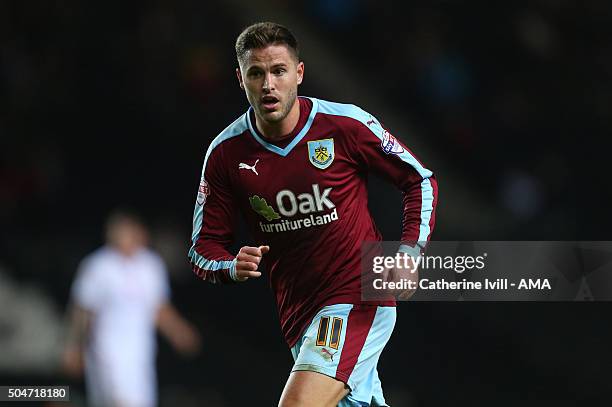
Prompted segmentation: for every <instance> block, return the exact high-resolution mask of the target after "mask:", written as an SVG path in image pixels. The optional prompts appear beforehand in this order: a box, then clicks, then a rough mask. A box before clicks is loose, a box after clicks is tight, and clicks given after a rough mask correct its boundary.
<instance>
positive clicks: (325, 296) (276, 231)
mask: <svg viewBox="0 0 612 407" xmlns="http://www.w3.org/2000/svg"><path fill="white" fill-rule="evenodd" d="M236 56H237V59H238V64H239V68H237V69H236V74H237V77H238V82H239V85H240V87H241V88H242V89H243V90H244V91H245V93H246V97H247V99H248V101H249V104H250V105H251V107H250V109H249V110H248V112H247V113H245V114H243V115H242V116H241V117H239V118H238V119H236V120H235V121H234V122H233V123H232V124H231V125H230V126H228V127H227V128H226V129H225V130H224V131H223V132H222V133H221V134H220V135H219V136H218V137H217V138H216V139H215V140H214V141H213V142H212V143H211V145H210V147H209V148H208V151H207V153H206V158H205V160H204V168H203V170H202V177H201V181H200V188H199V191H198V197H197V203H196V206H195V213H194V221H193V225H194V230H193V245H192V247H191V250H190V251H189V256H190V259H191V262H192V265H193V270H194V272H195V273H196V274H197V275H198V276H199V277H201V278H203V279H205V280H208V281H211V282H213V283H217V282H222V283H231V282H236V281H246V280H248V279H249V278H257V277H260V276H261V272H260V271H259V270H258V268H259V264H260V261H261V259H262V257H263V256H264V255H265V256H266V271H267V273H268V276H269V278H270V282H271V285H272V288H273V290H274V292H275V294H276V302H277V306H278V309H279V314H280V322H281V328H282V331H283V334H284V336H285V340H286V341H287V344H288V345H289V347H290V349H291V353H292V355H293V358H294V361H295V363H294V365H293V368H292V371H291V375H290V376H289V379H288V381H287V384H286V386H285V389H284V391H283V393H282V395H281V398H280V405H281V406H282V407H290V406H291V407H293V406H302V407H304V406H317V407H323V406H336V405H340V406H362V405H374V406H386V405H387V404H386V401H385V398H384V396H383V391H382V386H381V382H380V380H379V377H378V371H377V364H378V359H379V357H380V354H381V353H382V350H383V348H384V346H385V345H386V343H387V341H388V340H389V338H390V337H391V333H392V331H393V328H394V325H395V318H396V313H395V301H394V300H393V299H392V298H390V299H380V300H377V301H371V302H368V303H363V302H362V300H361V268H360V264H361V245H362V243H364V242H368V241H381V240H382V235H381V234H380V232H379V231H378V228H377V227H376V225H375V224H374V221H373V219H372V216H371V214H370V212H369V209H368V195H367V188H366V184H367V182H366V180H367V179H368V176H369V175H370V174H377V175H380V176H382V177H383V178H384V179H386V180H387V181H388V182H390V183H391V184H393V185H394V186H395V187H396V188H397V189H399V190H400V191H402V193H403V199H402V203H403V218H401V223H402V235H401V240H402V241H403V242H405V243H407V244H406V245H405V246H404V250H408V251H413V252H414V251H418V250H419V249H418V247H416V246H415V243H416V242H419V243H420V244H424V243H425V242H427V241H428V240H429V238H430V235H431V232H432V230H433V227H434V224H435V208H436V202H437V183H436V180H435V178H434V176H433V173H432V172H431V171H430V170H428V169H427V168H425V167H424V166H423V165H422V164H421V162H420V161H418V159H417V158H416V157H415V156H414V155H413V154H412V152H411V151H410V150H408V148H407V147H406V146H405V145H403V144H402V143H401V142H400V141H399V140H397V139H396V138H395V137H393V136H392V135H391V134H390V133H389V131H387V129H385V128H384V127H383V126H382V125H381V123H380V121H379V120H378V119H376V118H375V117H374V116H372V115H370V114H369V113H367V112H365V111H364V110H362V109H360V108H359V107H357V106H355V105H349V104H340V103H333V102H328V101H324V100H320V99H315V98H306V97H299V98H298V97H297V90H298V85H300V84H301V83H302V80H303V77H304V63H303V62H302V61H300V58H299V52H298V44H297V40H296V39H295V37H294V35H293V34H292V33H291V32H290V31H289V30H288V29H287V28H286V27H284V26H282V25H279V24H275V23H270V22H266V23H258V24H253V25H251V26H249V27H247V28H246V29H244V31H243V32H242V33H241V34H240V35H239V36H238V39H237V41H236ZM238 210H240V212H242V214H243V215H244V218H245V219H246V222H247V224H248V226H249V229H250V231H251V234H252V235H253V237H254V238H255V242H257V246H255V247H251V246H244V247H242V248H241V249H240V251H239V252H238V254H237V255H236V256H233V255H232V254H231V253H230V252H229V251H228V249H227V248H228V247H229V245H230V244H231V243H232V242H233V236H234V225H235V220H236V218H237V212H238ZM397 223H398V224H399V223H400V219H399V217H398V219H397ZM410 243H412V244H410Z"/></svg>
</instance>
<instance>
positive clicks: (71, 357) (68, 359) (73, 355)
mask: <svg viewBox="0 0 612 407" xmlns="http://www.w3.org/2000/svg"><path fill="white" fill-rule="evenodd" d="M62 369H63V371H64V373H66V375H68V376H70V377H72V378H79V377H81V374H82V372H83V352H82V351H81V350H80V349H79V348H78V347H75V346H67V347H66V349H64V352H63V354H62Z"/></svg>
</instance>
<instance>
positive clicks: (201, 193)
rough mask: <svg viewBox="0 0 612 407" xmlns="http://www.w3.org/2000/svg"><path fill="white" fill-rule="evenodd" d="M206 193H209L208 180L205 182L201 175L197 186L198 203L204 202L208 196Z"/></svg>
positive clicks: (202, 203)
mask: <svg viewBox="0 0 612 407" xmlns="http://www.w3.org/2000/svg"><path fill="white" fill-rule="evenodd" d="M208 195H210V187H209V186H208V182H206V181H205V180H204V177H202V180H201V181H200V187H199V188H198V199H197V202H198V205H200V206H202V205H204V204H205V203H206V198H207V197H208Z"/></svg>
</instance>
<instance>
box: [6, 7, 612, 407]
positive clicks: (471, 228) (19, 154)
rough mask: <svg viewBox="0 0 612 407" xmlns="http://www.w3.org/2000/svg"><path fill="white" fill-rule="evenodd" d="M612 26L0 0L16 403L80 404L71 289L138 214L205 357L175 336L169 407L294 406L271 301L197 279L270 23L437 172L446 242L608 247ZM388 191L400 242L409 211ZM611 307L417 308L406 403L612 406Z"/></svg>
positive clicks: (336, 88) (576, 12)
mask: <svg viewBox="0 0 612 407" xmlns="http://www.w3.org/2000/svg"><path fill="white" fill-rule="evenodd" d="M611 16H612V3H610V2H607V1H586V2H578V1H569V0H558V1H555V0H534V1H530V2H523V1H520V2H504V3H500V4H495V5H493V4H490V3H488V2H467V3H466V2H451V1H435V2H409V3H402V4H401V5H399V4H392V3H390V2H387V1H380V0H379V1H372V0H353V1H351V0H313V1H301V0H300V1H296V2H287V1H280V0H267V1H265V0H258V1H250V2H248V3H244V2H240V1H238V0H227V1H218V0H215V1H192V0H186V1H182V2H171V1H162V0H158V1H152V2H146V3H144V2H122V3H115V2H78V1H74V0H65V1H54V2H47V1H1V2H0V146H1V148H0V384H5V385H9V384H24V385H25V384H64V383H68V384H70V385H71V386H72V388H73V396H74V397H73V398H74V402H73V405H75V406H78V405H82V398H83V391H84V386H83V383H82V381H80V380H74V379H68V378H66V377H64V376H63V374H62V372H61V370H60V364H59V356H60V351H61V342H62V337H63V334H64V332H63V331H64V323H65V319H64V311H65V307H66V304H67V301H68V296H69V289H70V284H71V282H72V278H73V277H74V273H75V270H76V266H77V264H78V262H79V260H80V259H81V258H82V257H83V256H84V255H85V254H87V253H89V252H90V251H92V250H93V249H95V248H96V247H97V246H98V245H100V244H101V242H102V225H103V222H104V218H105V216H106V215H107V214H108V212H109V211H110V210H111V209H113V208H115V207H117V206H121V205H129V206H131V207H132V208H135V209H136V210H138V211H139V212H140V213H141V214H142V215H143V216H144V217H145V219H146V220H147V221H148V224H149V226H150V227H151V228H152V231H153V244H154V246H155V247H156V248H157V249H158V250H159V251H160V252H161V253H162V254H163V256H164V258H165V260H166V261H167V263H168V265H169V267H170V270H171V278H172V287H173V301H174V302H175V304H176V305H177V307H178V308H179V309H180V310H181V311H182V312H183V313H184V314H185V315H186V316H187V317H188V318H189V319H191V320H192V321H194V322H195V323H196V324H197V325H198V327H199V328H200V329H201V331H202V333H203V338H204V344H203V346H204V349H203V352H202V353H201V354H200V355H199V356H198V357H197V358H196V359H183V358H181V357H179V356H177V354H175V353H173V352H172V351H171V350H170V348H169V346H168V345H167V344H166V343H164V342H163V341H160V350H159V355H158V371H159V382H160V385H159V388H160V404H161V406H178V405H180V406H245V405H253V406H269V405H275V403H276V402H277V400H278V397H279V395H280V392H281V390H282V387H283V385H284V383H285V380H286V377H287V375H288V372H289V369H290V366H291V363H292V362H291V356H290V354H289V351H288V349H287V347H286V345H285V343H284V342H283V339H282V337H281V334H280V330H279V327H278V318H277V314H276V309H275V305H274V302H273V301H274V300H273V297H272V295H271V293H270V290H269V287H268V285H267V283H266V282H265V281H264V280H263V279H262V280H261V281H252V282H249V284H244V285H241V286H238V287H220V286H212V285H209V284H206V283H203V282H201V281H199V280H197V279H196V278H195V277H194V276H192V274H191V272H190V270H189V267H188V264H187V260H186V251H187V248H188V240H189V236H190V227H191V215H192V210H193V204H194V199H195V194H196V190H197V186H198V182H199V174H200V169H201V165H202V162H203V157H204V152H205V150H206V148H207V146H208V144H209V143H210V141H211V140H212V139H213V138H214V137H215V136H216V135H217V134H218V132H220V131H221V130H222V129H223V128H224V127H225V126H227V125H228V124H229V123H230V122H231V121H233V119H234V118H235V117H237V116H238V115H239V114H241V113H242V112H243V111H244V110H245V109H246V108H247V107H248V105H247V101H246V98H245V97H244V95H243V93H242V92H241V91H240V89H239V88H238V86H237V82H236V79H235V74H234V69H235V66H236V61H235V56H234V51H233V46H234V40H235V37H236V36H237V34H238V33H239V32H240V30H241V29H242V28H243V27H244V26H246V25H248V24H250V23H252V22H255V21H262V20H272V21H278V22H280V23H283V24H286V25H287V26H288V27H290V28H291V29H292V30H293V31H294V32H295V33H296V35H297V37H298V39H299V40H300V41H301V48H302V50H301V51H302V57H303V60H304V61H305V64H306V75H305V83H304V85H303V86H302V88H301V94H302V95H312V96H315V97H319V98H323V99H329V100H334V101H341V102H350V103H355V104H358V105H360V106H361V107H363V108H364V109H366V110H368V111H370V112H372V113H373V114H375V115H377V116H378V117H380V118H382V119H383V120H384V121H385V124H386V125H387V126H389V127H390V129H391V130H392V132H393V133H394V134H395V135H396V136H399V137H400V138H402V139H403V140H404V141H406V142H407V143H408V145H409V146H411V147H412V148H413V150H414V151H415V152H416V153H417V154H418V155H419V156H420V157H421V158H422V159H423V161H424V162H425V163H427V165H428V167H429V168H432V169H433V170H434V172H435V173H436V174H437V177H438V181H439V185H440V205H439V209H438V224H437V228H436V231H435V234H434V238H435V239H437V240H450V239H461V240H470V239H474V240H539V239H542V240H577V239H584V240H597V239H601V240H611V239H610V238H609V236H610V235H609V228H608V226H609V224H610V216H609V214H608V207H609V202H610V201H609V199H607V198H608V197H609V194H608V191H607V189H608V188H609V187H608V186H607V183H609V181H608V180H607V178H608V176H606V174H609V170H608V168H607V164H608V162H609V159H608V157H609V149H608V144H609V143H607V141H606V138H608V137H610V135H612V109H611V107H612V103H611V97H612V35H611V34H612V17H611ZM371 190H372V200H371V209H372V211H373V213H374V215H375V218H376V219H377V221H378V225H379V227H380V229H381V230H382V231H383V233H384V235H385V237H386V238H387V239H389V240H394V239H396V238H397V236H398V235H399V230H400V224H399V213H400V212H399V211H400V209H399V207H400V205H399V194H397V193H396V192H395V191H393V189H392V188H391V187H387V186H385V185H384V184H381V183H380V182H378V181H377V180H375V179H373V180H371ZM241 235H243V236H244V234H241ZM245 239H248V237H245ZM610 310H611V308H610V306H609V305H608V304H604V303H525V304H518V303H517V304H513V303H499V304H497V303H496V304H484V303H437V304H434V303H418V304H416V303H411V304H402V306H401V307H400V309H399V314H398V315H399V318H398V324H397V328H396V333H395V335H394V336H393V338H392V340H391V342H390V344H389V345H388V348H387V350H386V351H385V352H384V354H383V357H382V360H381V362H380V366H379V368H380V369H379V370H380V372H381V377H382V380H383V383H384V385H385V390H386V393H387V395H388V400H389V401H390V403H391V404H392V405H396V406H448V405H460V406H463V405H474V406H479V405H495V406H514V405H519V404H520V405H522V406H538V407H541V406H555V407H561V406H576V405H580V406H587V405H588V406H595V405H609V403H610V400H611V398H610V386H609V375H610V371H611V366H612V357H611V356H610V350H609V347H610V343H611V342H610V341H611V340H612V333H611V332H610V328H609V326H610V323H609V320H608V318H609V315H610V312H609V311H610Z"/></svg>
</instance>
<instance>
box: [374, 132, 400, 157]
mask: <svg viewBox="0 0 612 407" xmlns="http://www.w3.org/2000/svg"><path fill="white" fill-rule="evenodd" d="M380 146H381V147H382V149H383V151H384V152H385V154H401V153H403V152H404V147H402V145H401V144H400V143H399V141H397V139H396V138H395V137H393V135H392V134H391V133H389V132H388V131H387V130H385V131H383V138H382V142H381V143H380Z"/></svg>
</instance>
